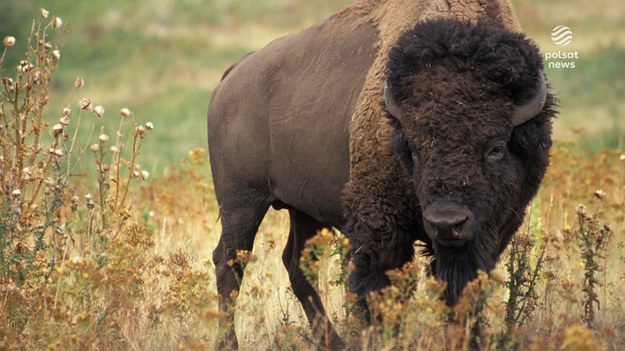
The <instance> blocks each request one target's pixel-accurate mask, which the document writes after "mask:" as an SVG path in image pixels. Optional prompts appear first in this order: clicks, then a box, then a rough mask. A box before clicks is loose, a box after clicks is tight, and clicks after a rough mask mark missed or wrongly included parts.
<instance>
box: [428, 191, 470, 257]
mask: <svg viewBox="0 0 625 351" xmlns="http://www.w3.org/2000/svg"><path fill="white" fill-rule="evenodd" d="M423 224H424V227H425V231H426V232H427V234H428V235H429V236H430V238H431V239H432V241H436V242H438V243H440V244H441V245H443V246H451V247H460V246H462V245H464V244H465V243H466V242H467V241H469V240H471V239H472V238H473V234H474V233H475V229H476V225H475V224H476V221H475V216H474V215H473V212H471V210H469V209H468V208H467V207H466V206H462V205H458V204H455V203H453V202H434V203H433V204H431V205H430V206H428V207H427V208H426V209H425V211H424V213H423Z"/></svg>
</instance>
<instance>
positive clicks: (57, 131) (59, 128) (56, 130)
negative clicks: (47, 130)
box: [52, 123, 65, 137]
mask: <svg viewBox="0 0 625 351" xmlns="http://www.w3.org/2000/svg"><path fill="white" fill-rule="evenodd" d="M64 128H65V127H64V126H63V125H62V124H60V123H57V124H55V125H54V126H53V127H52V135H53V136H55V137H57V136H59V135H61V134H63V129H64Z"/></svg>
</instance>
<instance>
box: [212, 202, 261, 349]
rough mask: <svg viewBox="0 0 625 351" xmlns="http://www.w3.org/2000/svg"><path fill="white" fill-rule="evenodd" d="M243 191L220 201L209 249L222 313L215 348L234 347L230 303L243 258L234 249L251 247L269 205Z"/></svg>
mask: <svg viewBox="0 0 625 351" xmlns="http://www.w3.org/2000/svg"><path fill="white" fill-rule="evenodd" d="M241 193H243V191H242V192H241ZM244 193H245V196H236V195H235V196H231V197H228V200H227V201H223V203H220V210H219V211H220V215H221V227H222V232H221V237H220V239H219V243H218V244H217V247H216V248H215V251H213V262H214V263H215V271H216V276H217V292H218V294H219V310H220V311H221V312H222V313H224V314H225V318H224V319H223V320H222V321H220V326H219V329H220V333H219V334H220V336H219V344H218V346H217V348H218V349H219V350H232V349H237V348H238V343H237V339H236V335H235V333H234V306H235V303H236V298H237V295H238V292H239V287H240V285H241V280H242V279H243V270H244V264H245V262H243V260H242V259H239V258H238V257H237V253H239V252H244V251H251V250H252V246H253V245H254V238H255V237H256V232H257V231H258V227H259V226H260V223H261V222H262V219H263V217H264V216H265V214H266V213H267V210H268V209H269V205H270V201H269V200H268V197H267V196H263V195H261V194H256V193H255V192H253V191H245V192H244Z"/></svg>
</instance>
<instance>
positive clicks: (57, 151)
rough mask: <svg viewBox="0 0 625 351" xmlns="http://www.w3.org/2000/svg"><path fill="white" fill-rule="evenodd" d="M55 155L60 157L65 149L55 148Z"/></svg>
mask: <svg viewBox="0 0 625 351" xmlns="http://www.w3.org/2000/svg"><path fill="white" fill-rule="evenodd" d="M54 155H56V156H58V157H61V156H63V150H61V149H56V150H54Z"/></svg>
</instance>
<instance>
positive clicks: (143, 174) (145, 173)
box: [140, 171, 150, 180]
mask: <svg viewBox="0 0 625 351" xmlns="http://www.w3.org/2000/svg"><path fill="white" fill-rule="evenodd" d="M140 173H141V179H143V180H147V179H148V178H150V172H148V171H141V172H140Z"/></svg>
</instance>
